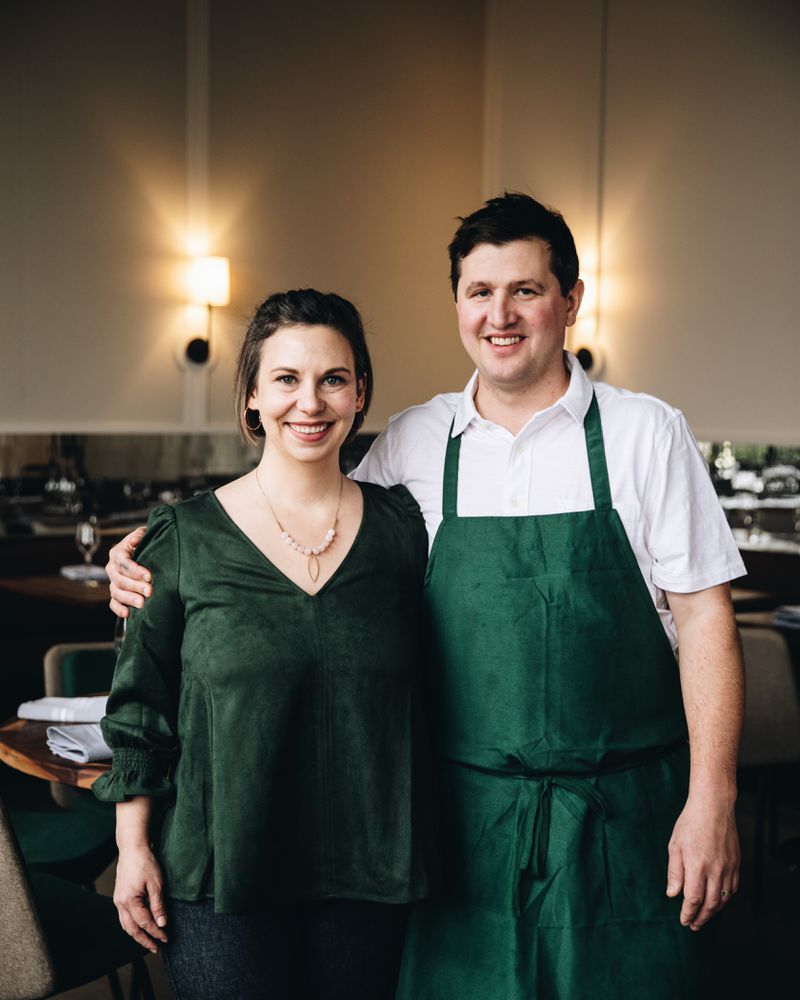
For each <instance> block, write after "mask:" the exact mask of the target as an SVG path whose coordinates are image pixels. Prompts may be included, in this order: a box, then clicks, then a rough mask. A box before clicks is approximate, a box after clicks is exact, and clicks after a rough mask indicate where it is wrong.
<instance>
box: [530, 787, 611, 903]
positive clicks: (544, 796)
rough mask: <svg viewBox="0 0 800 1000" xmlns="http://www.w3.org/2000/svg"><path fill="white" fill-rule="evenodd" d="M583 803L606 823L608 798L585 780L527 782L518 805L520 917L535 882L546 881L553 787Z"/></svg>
mask: <svg viewBox="0 0 800 1000" xmlns="http://www.w3.org/2000/svg"><path fill="white" fill-rule="evenodd" d="M554 786H555V787H557V788H563V789H564V791H567V792H570V793H572V794H573V795H577V796H578V798H580V799H583V801H584V802H585V803H586V805H587V806H588V807H589V808H590V809H591V810H592V812H593V813H594V814H595V816H597V817H598V819H600V820H603V821H605V819H606V817H607V816H608V803H607V802H606V799H605V797H604V796H603V795H602V794H601V793H600V792H599V791H598V790H597V789H596V788H595V786H594V785H593V784H591V783H590V782H589V781H587V780H586V779H585V778H572V777H568V776H566V775H548V776H547V777H544V778H540V779H527V780H523V781H522V784H521V788H520V794H519V799H518V802H517V836H516V841H515V864H514V870H515V872H517V873H518V874H517V875H516V876H515V881H516V882H517V889H518V891H517V893H516V898H515V900H514V913H515V914H516V915H517V916H519V915H520V913H521V912H522V909H523V906H524V900H525V897H526V895H527V887H528V883H529V882H530V881H531V880H532V879H537V878H544V875H545V864H546V862H547V850H548V847H549V846H550V809H551V801H552V798H553V787H554Z"/></svg>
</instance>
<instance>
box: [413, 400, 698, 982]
mask: <svg viewBox="0 0 800 1000" xmlns="http://www.w3.org/2000/svg"><path fill="white" fill-rule="evenodd" d="M584 432H585V438H586V447H587V452H588V458H589V469H590V473H591V481H592V492H593V496H594V509H593V510H587V511H578V512H575V513H566V514H547V515H538V516H523V517H459V516H458V513H457V498H458V465H459V452H460V446H461V438H460V436H459V437H455V438H453V437H448V444H447V452H446V459H445V470H444V485H443V505H442V512H443V520H442V523H441V525H440V527H439V530H438V532H437V534H436V538H435V540H434V544H433V549H432V551H431V556H430V560H429V563H428V571H427V576H426V583H425V593H426V605H427V615H428V633H429V634H428V643H429V647H428V648H429V656H430V663H431V673H432V681H431V692H430V700H431V705H432V721H433V731H434V734H435V737H436V740H437V749H438V752H439V757H440V761H441V763H440V790H439V791H440V800H441V803H442V806H441V808H442V828H443V831H442V832H443V841H442V856H443V868H444V882H445V885H444V892H443V894H442V898H441V899H439V900H434V901H431V902H430V903H425V904H423V905H422V906H420V907H418V908H417V910H416V912H415V914H414V916H413V918H412V921H411V926H410V928H409V933H408V937H407V942H406V951H405V955H404V960H403V970H402V976H401V983H400V988H399V992H398V997H400V998H403V1000H451V998H452V1000H516V998H520V1000H522V998H525V1000H530V998H540V1000H583V998H586V1000H589V998H591V1000H605V998H608V1000H612V998H614V1000H616V998H618V997H622V996H629V997H631V998H632V1000H638V998H645V997H646V998H648V1000H660V998H663V1000H680V998H688V997H693V996H695V993H696V990H697V989H698V988H699V980H698V975H699V962H698V961H697V959H698V958H699V955H698V951H699V949H704V947H705V938H706V937H707V935H708V932H707V931H704V932H703V934H700V935H698V934H694V933H693V932H691V931H688V930H687V929H686V928H683V927H681V926H680V924H679V921H678V914H679V911H680V900H668V899H667V898H666V896H665V894H664V892H665V886H666V869H667V843H668V841H669V837H670V835H671V832H672V827H673V825H674V823H675V820H676V819H677V817H678V814H679V813H680V811H681V809H682V807H683V805H684V803H685V800H686V794H687V790H688V745H687V741H686V720H685V716H684V711H683V703H682V700H681V689H680V680H679V673H678V667H677V663H676V659H675V655H674V653H673V651H672V648H671V646H670V643H669V640H668V639H667V636H666V634H665V632H664V629H663V626H662V625H661V622H660V620H659V616H658V612H657V611H656V609H655V607H654V605H653V602H652V599H651V597H650V594H649V593H648V590H647V587H646V585H645V582H644V580H643V578H642V575H641V571H640V569H639V566H638V564H637V562H636V557H635V556H634V553H633V551H632V549H631V546H630V543H629V541H628V538H627V535H626V534H625V529H624V527H623V525H622V522H621V521H620V518H619V515H618V514H617V512H616V511H615V510H614V509H613V507H612V505H611V491H610V488H609V481H608V470H607V466H606V459H605V450H604V447H603V434H602V427H601V423H600V414H599V409H598V406H597V400H596V398H595V397H594V396H593V398H592V402H591V405H590V407H589V410H588V412H587V415H586V419H585V421H584ZM704 936H705V937H704ZM703 964H705V963H703Z"/></svg>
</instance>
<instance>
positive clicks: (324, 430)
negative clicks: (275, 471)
mask: <svg viewBox="0 0 800 1000" xmlns="http://www.w3.org/2000/svg"><path fill="white" fill-rule="evenodd" d="M364 388H365V387H364V385H363V384H359V382H358V380H357V378H356V372H355V361H354V358H353V351H352V349H351V347H350V345H349V344H348V342H347V341H346V340H345V338H344V337H343V336H342V335H341V333H339V331H338V330H334V329H333V328H332V327H329V326H283V327H281V328H280V329H279V330H276V332H275V333H273V334H272V336H271V337H267V339H266V340H265V341H264V343H263V344H262V345H261V363H260V365H259V369H258V380H257V383H256V388H255V391H254V392H253V394H252V395H251V396H250V399H249V400H248V403H247V405H248V407H249V408H250V409H252V410H258V411H259V414H260V415H261V423H262V425H263V427H264V433H265V434H266V440H267V444H268V446H269V447H272V448H275V449H276V451H278V452H279V453H281V454H283V455H284V456H286V457H287V458H291V459H294V460H295V461H299V462H317V461H319V460H320V459H323V458H327V457H328V456H329V455H331V453H335V454H337V455H338V453H339V449H340V448H341V446H342V444H343V443H344V440H345V438H346V437H347V435H348V434H349V433H350V429H351V427H352V426H353V418H354V417H355V415H356V413H357V412H358V411H359V410H360V409H362V408H363V406H364Z"/></svg>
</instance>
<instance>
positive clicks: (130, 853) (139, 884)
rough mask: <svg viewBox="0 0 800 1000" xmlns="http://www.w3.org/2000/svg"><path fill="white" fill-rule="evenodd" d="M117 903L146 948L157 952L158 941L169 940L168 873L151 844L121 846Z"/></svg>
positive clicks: (125, 924)
mask: <svg viewBox="0 0 800 1000" xmlns="http://www.w3.org/2000/svg"><path fill="white" fill-rule="evenodd" d="M114 904H115V906H116V907H117V912H118V913H119V922H120V923H121V924H122V929H123V930H124V931H125V932H126V933H128V934H130V936H131V937H132V938H133V939H134V940H135V941H138V943H139V944H140V945H141V946H142V947H143V948H146V949H147V950H148V951H151V952H152V953H153V954H154V955H155V954H156V953H157V952H158V945H157V944H156V942H157V941H162V942H163V943H164V944H166V941H167V935H166V933H165V932H164V931H163V930H162V928H163V927H165V926H166V923H167V914H166V911H165V908H164V876H163V875H162V873H161V866H160V865H159V863H158V861H156V858H155V855H154V854H153V852H152V851H151V850H150V848H149V847H146V846H142V847H125V848H120V852H119V861H118V862H117V881H116V883H115V885H114Z"/></svg>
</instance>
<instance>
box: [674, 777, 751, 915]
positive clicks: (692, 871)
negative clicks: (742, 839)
mask: <svg viewBox="0 0 800 1000" xmlns="http://www.w3.org/2000/svg"><path fill="white" fill-rule="evenodd" d="M739 860H740V856H739V836H738V834H737V832H736V821H735V819H734V814H733V806H732V805H729V804H728V803H725V802H714V801H713V800H711V797H709V801H706V802H699V801H698V799H696V798H692V797H691V796H690V797H689V801H688V802H687V803H686V806H685V807H684V810H683V812H682V813H681V814H680V816H679V817H678V820H677V822H676V823H675V828H674V830H673V831H672V837H671V839H670V842H669V863H668V866H667V895H668V896H678V895H680V893H681V891H682V892H683V906H682V907H681V916H680V921H681V923H682V924H683V926H684V927H691V929H692V930H693V931H697V930H700V928H701V927H702V926H703V925H704V924H705V923H707V922H708V921H709V920H710V919H711V917H713V916H714V914H715V913H718V912H719V911H720V910H721V909H722V907H723V906H725V904H726V903H728V902H729V901H730V898H731V896H732V895H733V893H735V892H736V891H737V889H738V888H739Z"/></svg>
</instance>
